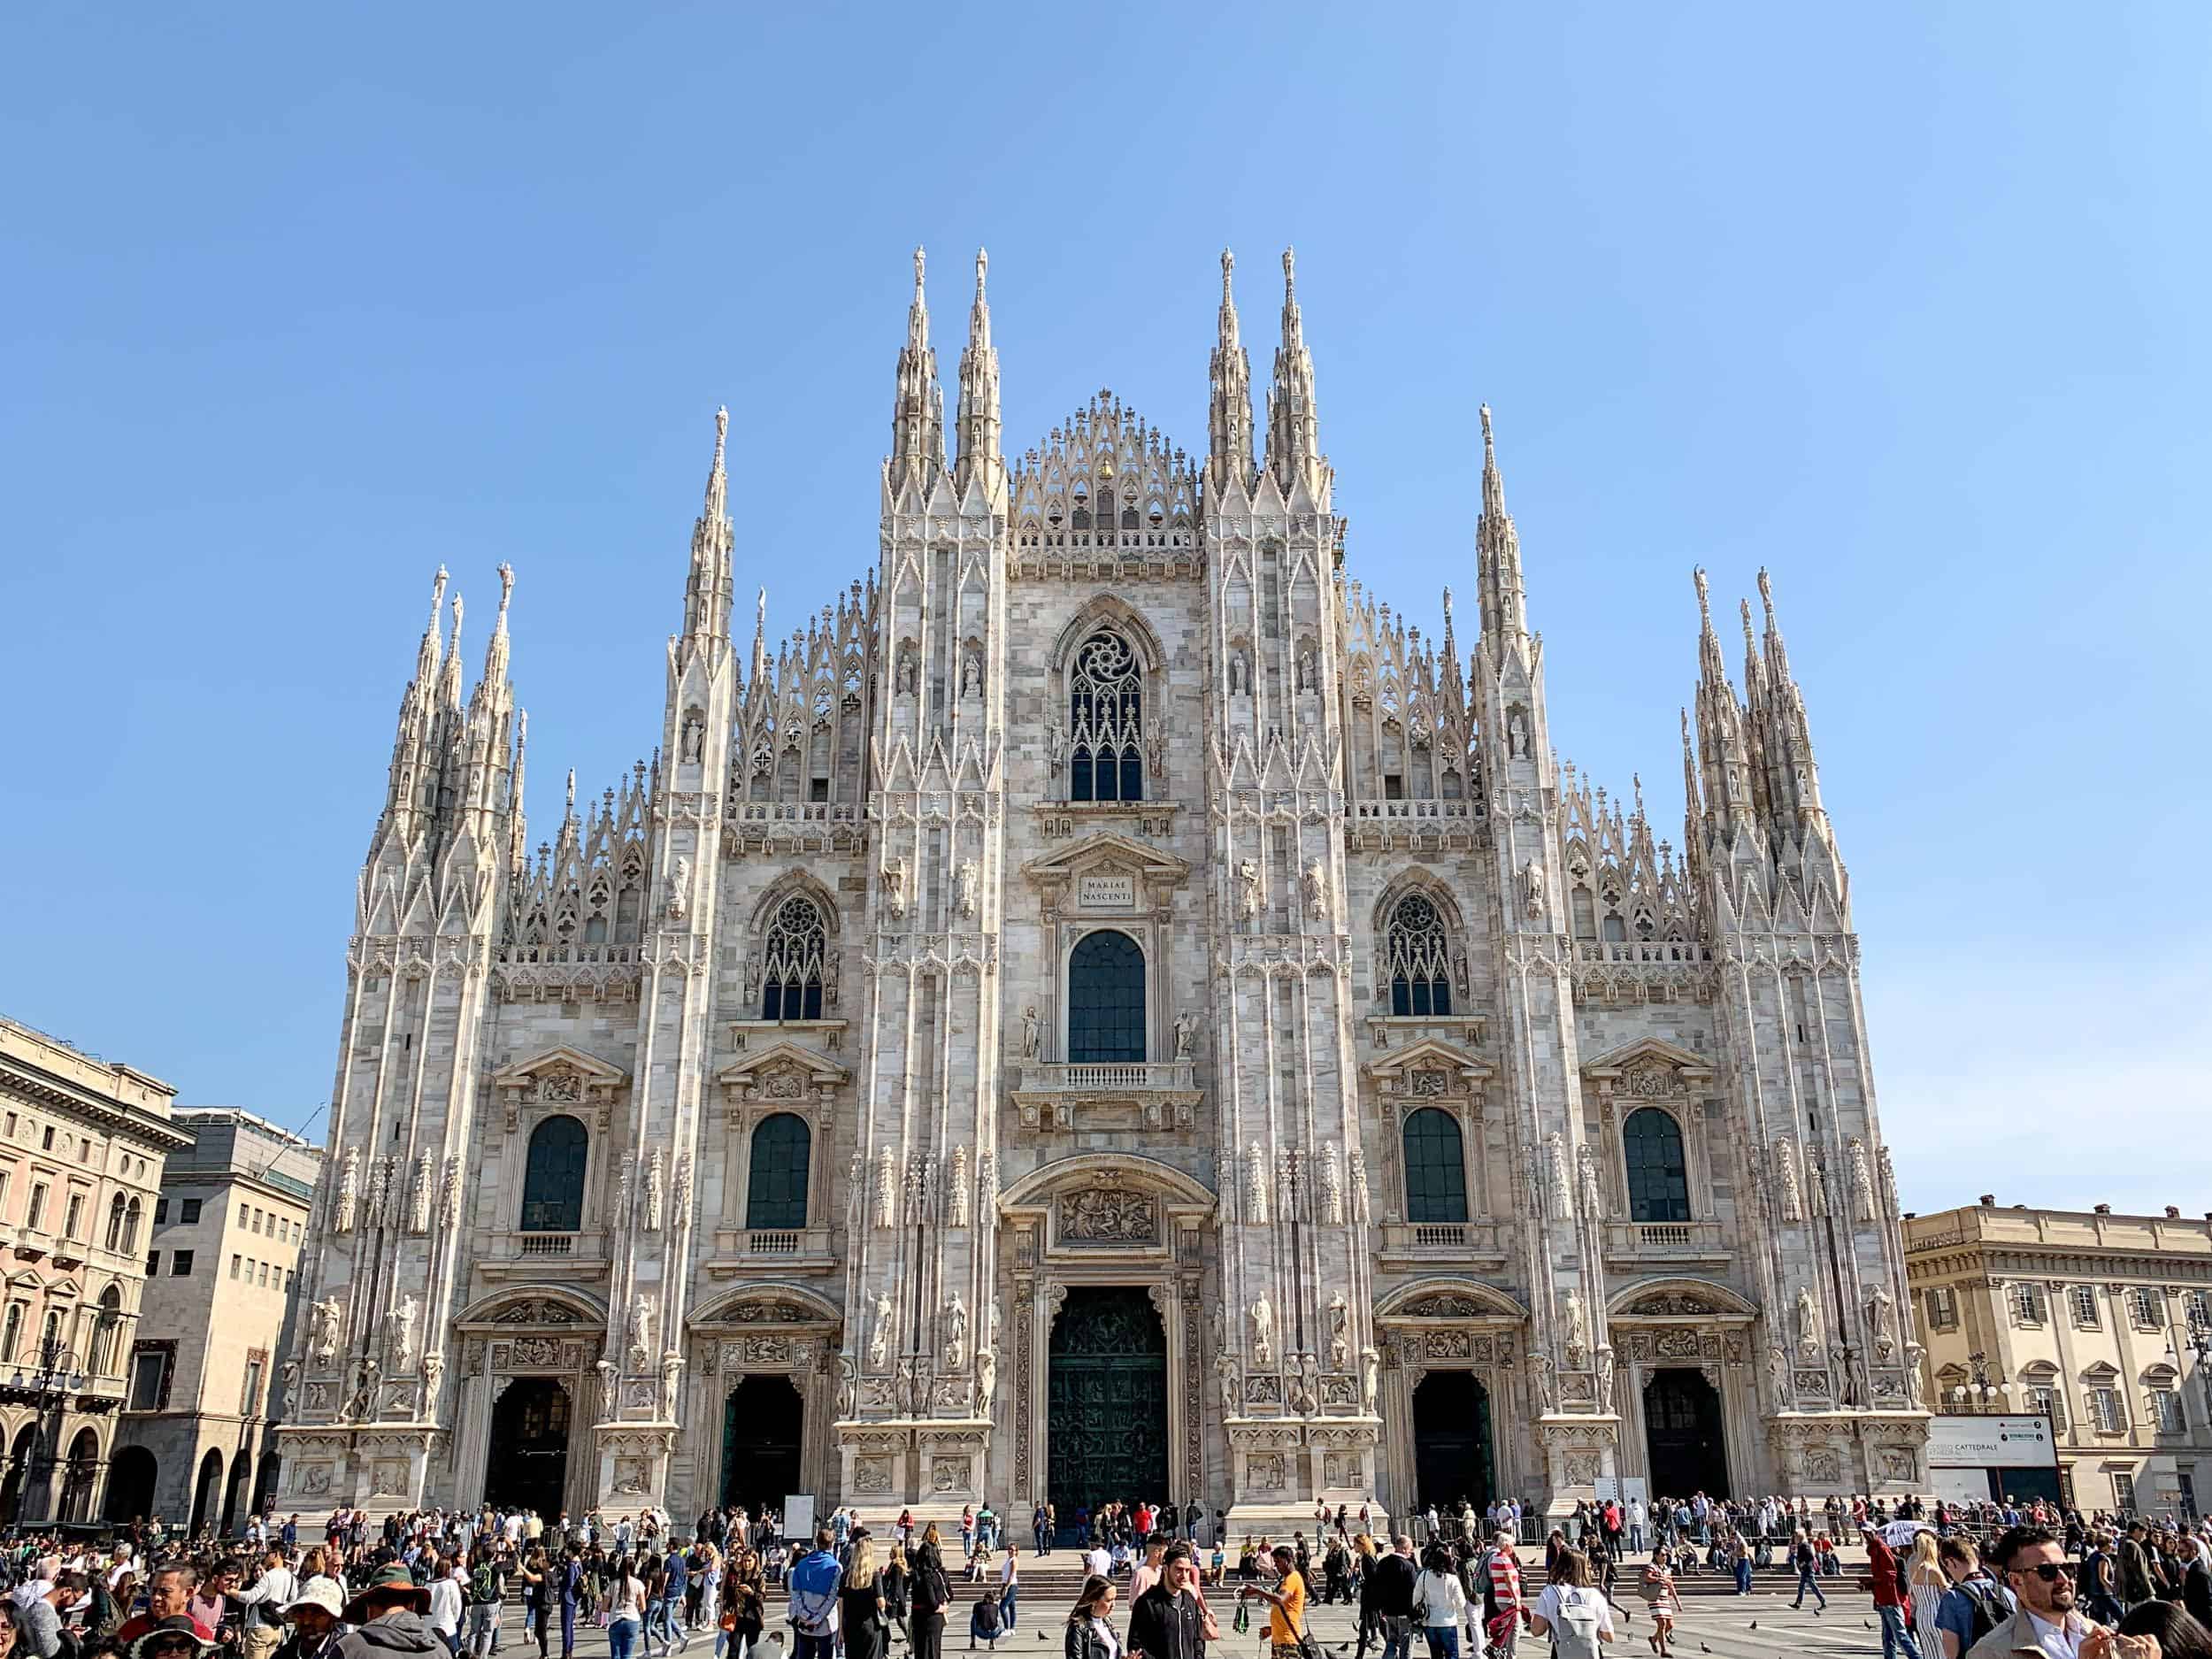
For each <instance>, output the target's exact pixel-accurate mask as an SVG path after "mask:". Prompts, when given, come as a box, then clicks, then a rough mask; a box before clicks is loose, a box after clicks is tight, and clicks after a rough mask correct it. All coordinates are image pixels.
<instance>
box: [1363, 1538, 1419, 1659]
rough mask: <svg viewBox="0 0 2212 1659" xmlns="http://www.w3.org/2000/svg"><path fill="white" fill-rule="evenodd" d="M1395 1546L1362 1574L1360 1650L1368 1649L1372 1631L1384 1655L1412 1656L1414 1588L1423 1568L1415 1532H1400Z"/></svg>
mask: <svg viewBox="0 0 2212 1659" xmlns="http://www.w3.org/2000/svg"><path fill="white" fill-rule="evenodd" d="M1393 1542H1394V1548H1393V1549H1392V1551H1391V1553H1390V1554H1389V1555H1383V1556H1379V1557H1378V1558H1377V1560H1376V1561H1375V1563H1374V1564H1373V1566H1371V1568H1369V1569H1368V1571H1366V1572H1365V1573H1363V1574H1362V1575H1361V1577H1360V1586H1359V1621H1360V1653H1361V1655H1362V1659H1364V1655H1365V1654H1366V1652H1367V1639H1368V1633H1369V1632H1370V1631H1372V1632H1376V1633H1377V1634H1379V1636H1380V1637H1381V1639H1382V1659H1410V1655H1409V1653H1408V1652H1407V1649H1408V1647H1409V1646H1410V1644H1411V1642H1412V1640H1413V1637H1412V1630H1413V1592H1414V1588H1415V1586H1417V1584H1418V1583H1419V1582H1420V1578H1421V1570H1420V1569H1419V1568H1418V1567H1417V1566H1415V1565H1414V1562H1413V1535H1412V1534H1411V1533H1410V1532H1401V1533H1399V1534H1398V1536H1397V1538H1396V1539H1395V1540H1393Z"/></svg>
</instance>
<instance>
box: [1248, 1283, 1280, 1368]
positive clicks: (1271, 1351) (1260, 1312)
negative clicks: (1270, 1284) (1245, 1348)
mask: <svg viewBox="0 0 2212 1659" xmlns="http://www.w3.org/2000/svg"><path fill="white" fill-rule="evenodd" d="M1248 1317H1249V1318H1250V1319H1251V1321H1252V1363H1253V1364H1255V1365H1256V1366H1258V1367H1259V1368H1260V1369H1261V1370H1263V1371H1265V1370H1267V1369H1269V1368H1271V1366H1273V1364H1274V1363H1275V1310H1274V1309H1272V1308H1271V1307H1270V1306H1268V1302H1267V1298H1266V1297H1265V1296H1264V1295H1262V1296H1261V1297H1260V1298H1259V1299H1258V1300H1257V1301H1256V1302H1253V1304H1252V1309H1251V1312H1250V1314H1249V1316H1248Z"/></svg>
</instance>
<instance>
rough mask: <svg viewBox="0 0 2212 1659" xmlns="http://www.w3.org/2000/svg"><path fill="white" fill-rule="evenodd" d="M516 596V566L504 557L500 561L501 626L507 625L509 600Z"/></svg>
mask: <svg viewBox="0 0 2212 1659" xmlns="http://www.w3.org/2000/svg"><path fill="white" fill-rule="evenodd" d="M514 596H515V567H514V566H513V565H510V564H508V563H507V562H506V561H505V560H504V559H502V560H501V561H500V563H499V626H501V627H505V626H507V605H508V602H509V601H511V600H512V599H513V598H514Z"/></svg>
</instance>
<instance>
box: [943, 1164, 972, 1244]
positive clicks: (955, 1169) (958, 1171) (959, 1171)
mask: <svg viewBox="0 0 2212 1659" xmlns="http://www.w3.org/2000/svg"><path fill="white" fill-rule="evenodd" d="M970 1197H971V1194H970V1193H969V1189H968V1148H967V1147H966V1146H965V1145H964V1144H963V1145H961V1146H956V1147H955V1148H953V1149H952V1173H951V1176H950V1178H949V1179H948V1181H947V1183H946V1193H945V1199H946V1202H947V1203H948V1204H949V1205H950V1207H951V1214H950V1215H949V1217H948V1218H947V1219H948V1223H949V1225H952V1226H956V1227H964V1226H966V1225H968V1206H969V1202H970Z"/></svg>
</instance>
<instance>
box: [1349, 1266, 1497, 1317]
mask: <svg viewBox="0 0 2212 1659" xmlns="http://www.w3.org/2000/svg"><path fill="white" fill-rule="evenodd" d="M1432 1297H1443V1298H1448V1299H1454V1300H1463V1301H1465V1302H1472V1303H1473V1304H1474V1307H1475V1311H1474V1312H1473V1313H1472V1314H1464V1313H1452V1314H1441V1315H1439V1314H1430V1313H1428V1312H1425V1311H1423V1310H1422V1309H1421V1304H1422V1303H1424V1302H1428V1301H1429V1300H1430V1299H1431V1298H1432ZM1375 1317H1377V1318H1378V1319H1426V1318H1439V1317H1440V1318H1455V1319H1465V1318H1477V1319H1515V1320H1520V1319H1526V1318H1527V1317H1528V1310H1527V1309H1526V1308H1525V1307H1523V1306H1522V1305H1521V1303H1520V1302H1518V1301H1517V1300H1516V1299H1515V1298H1514V1296H1513V1295H1512V1294H1511V1293H1510V1292H1509V1291H1503V1290H1500V1289H1499V1288H1498V1287H1497V1286H1495V1285H1486V1284H1484V1283H1483V1282H1482V1281H1481V1280H1479V1279H1462V1278H1460V1277H1459V1276H1457V1275H1456V1274H1452V1273H1434V1274H1431V1275H1430V1276H1429V1277H1428V1278H1426V1279H1415V1280H1414V1281H1413V1282H1412V1283H1411V1284H1409V1285H1401V1286H1398V1287H1397V1288H1396V1289H1395V1290H1393V1291H1390V1292H1388V1293H1386V1294H1385V1295H1384V1297H1383V1299H1382V1301H1381V1302H1379V1303H1378V1304H1377V1305H1376V1308H1375Z"/></svg>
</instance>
